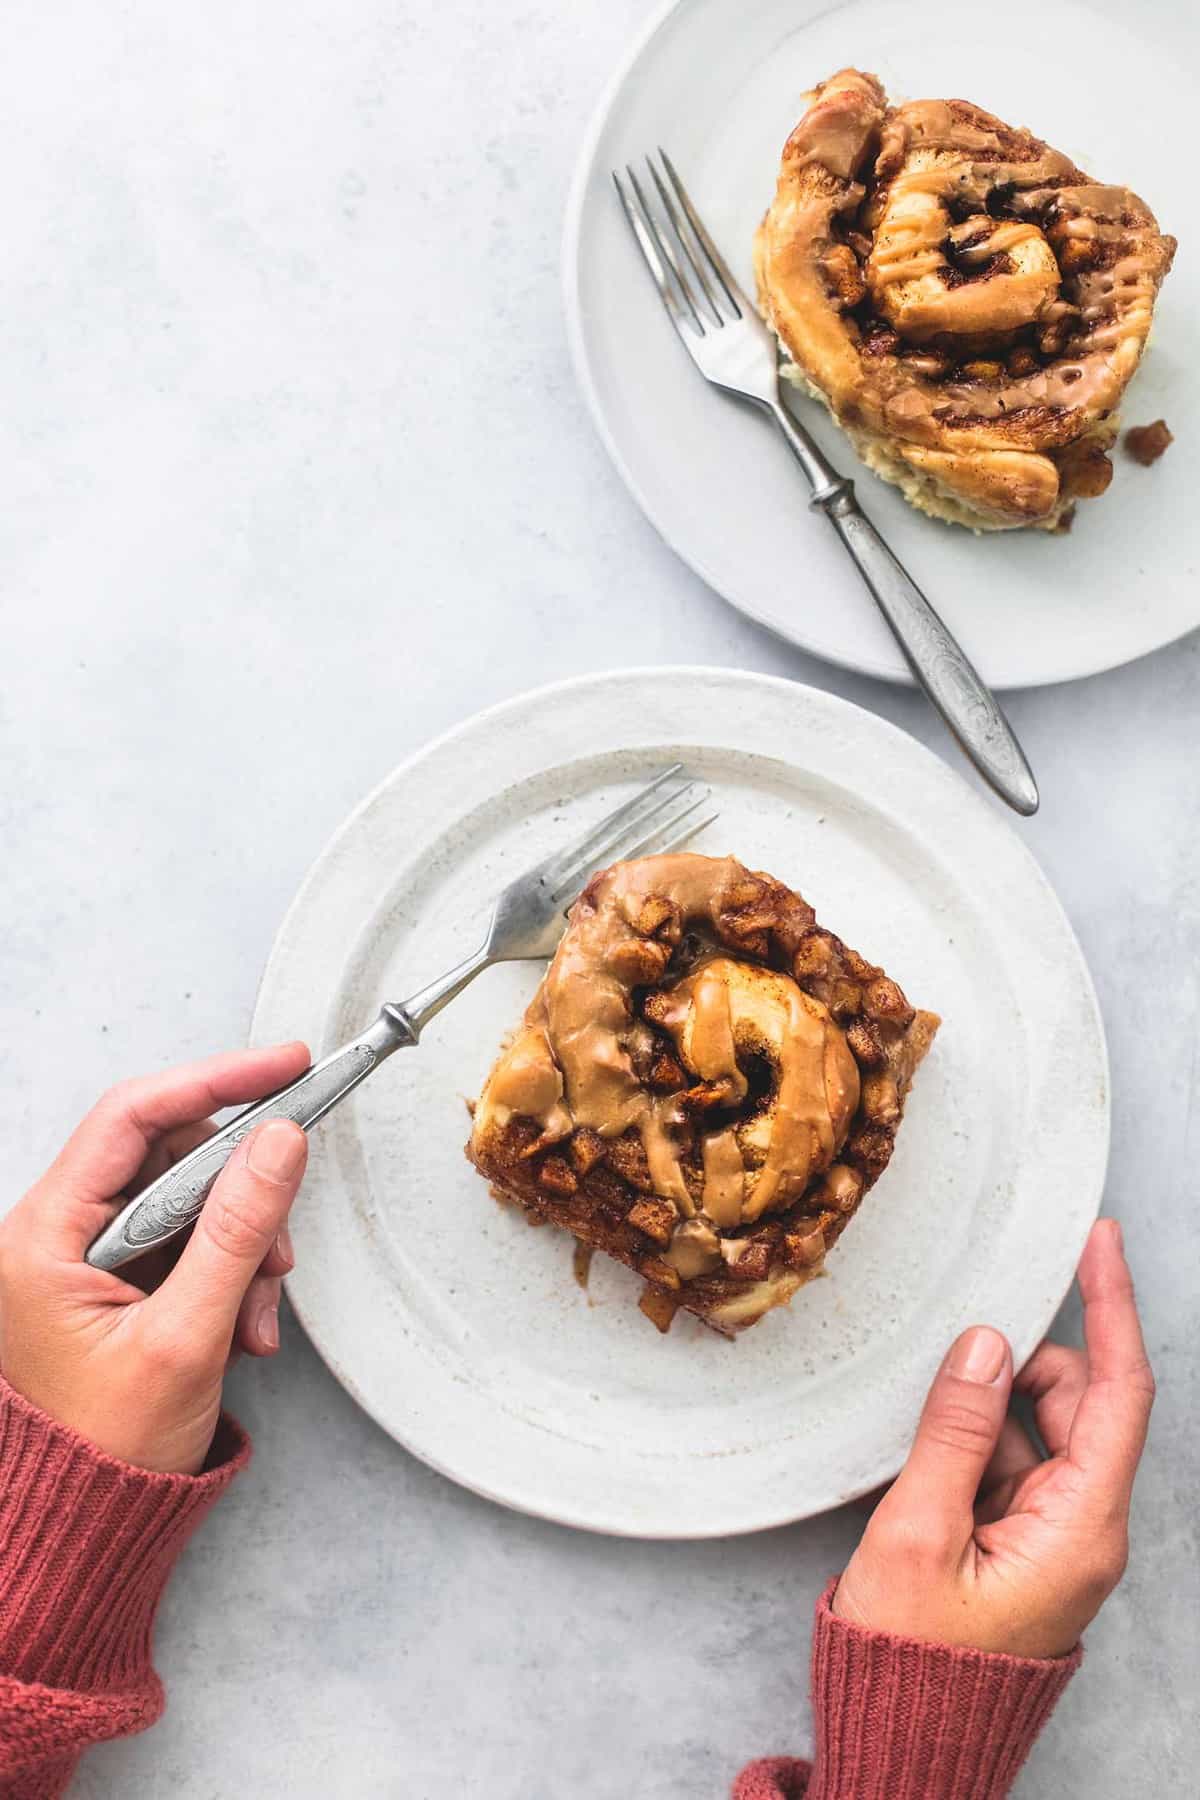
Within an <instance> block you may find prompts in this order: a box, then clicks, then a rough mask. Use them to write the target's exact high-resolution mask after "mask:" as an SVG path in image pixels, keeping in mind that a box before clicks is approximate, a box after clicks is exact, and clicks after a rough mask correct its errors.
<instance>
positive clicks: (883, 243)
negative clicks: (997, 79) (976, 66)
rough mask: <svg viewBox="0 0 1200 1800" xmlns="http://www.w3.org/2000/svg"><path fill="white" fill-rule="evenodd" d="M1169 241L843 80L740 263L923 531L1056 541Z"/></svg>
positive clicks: (803, 375)
mask: <svg viewBox="0 0 1200 1800" xmlns="http://www.w3.org/2000/svg"><path fill="white" fill-rule="evenodd" d="M1174 251H1175V240H1174V238H1171V237H1166V236H1164V235H1163V234H1162V233H1161V232H1160V231H1159V229H1158V225H1157V222H1156V220H1155V217H1154V214H1153V213H1152V212H1151V211H1150V209H1149V207H1148V206H1147V205H1146V204H1145V202H1144V201H1142V200H1140V199H1139V198H1138V196H1137V195H1136V194H1133V193H1131V192H1130V190H1129V189H1128V188H1125V187H1117V186H1107V185H1104V184H1101V183H1099V182H1096V181H1093V180H1092V178H1091V177H1090V176H1088V175H1085V174H1084V173H1083V172H1082V170H1080V169H1078V168H1076V166H1075V165H1074V163H1072V162H1071V161H1070V159H1069V158H1068V157H1066V156H1063V155H1061V154H1060V153H1059V152H1058V151H1057V150H1052V149H1050V148H1049V146H1048V145H1046V144H1044V143H1042V142H1041V141H1040V140H1039V139H1038V138H1035V137H1033V136H1032V135H1031V134H1030V133H1029V132H1028V131H1023V130H1014V129H1013V128H1012V127H1011V126H1009V125H1005V124H1003V123H1002V122H1001V120H999V119H996V118H993V117H992V115H991V114H990V113H986V112H984V111H982V110H981V109H980V108H979V107H977V106H973V105H970V104H969V103H968V102H967V101H965V100H916V101H911V102H909V103H908V104H906V105H903V106H895V107H892V106H889V105H888V102H887V98H886V96H885V94H884V91H883V88H882V87H881V86H880V84H879V82H878V81H877V80H876V79H875V77H874V76H873V75H867V74H863V73H860V72H859V71H858V70H856V69H843V70H842V71H841V72H840V73H839V74H836V75H834V76H832V77H831V78H830V79H829V80H828V81H826V82H824V83H823V84H822V85H821V86H819V87H818V88H816V89H815V91H814V92H813V93H812V94H811V95H810V96H809V105H808V108H807V111H806V112H805V114H804V116H803V118H802V119H801V120H800V123H799V124H798V125H797V127H796V129H795V130H794V131H793V133H792V135H791V137H790V138H789V139H788V141H787V144H786V145H785V147H784V151H783V160H782V164H781V167H780V172H779V180H778V186H777V189H776V193H775V198H774V200H773V201H772V203H771V206H770V208H769V210H768V212H767V215H766V217H765V219H764V220H763V222H762V225H761V226H760V228H759V231H758V235H757V239H756V244H755V263H756V269H757V276H758V287H759V300H760V305H761V306H762V309H763V312H764V314H765V316H766V317H767V319H768V320H769V322H770V323H771V325H772V326H773V328H774V330H775V331H776V333H777V334H778V337H779V341H780V344H781V346H782V349H783V351H784V352H785V353H786V356H787V358H788V359H789V369H788V371H787V372H788V373H789V374H790V375H791V376H792V378H794V379H795V380H796V381H797V382H798V383H799V384H800V385H802V386H803V387H805V388H807V389H809V390H810V391H811V392H812V393H814V394H815V395H816V396H817V397H818V398H820V399H822V400H823V401H824V402H825V404H826V405H827V406H828V407H829V410H830V412H831V413H832V414H833V416H834V418H835V419H836V420H837V422H838V424H839V425H841V427H842V428H843V430H844V431H845V432H846V433H847V435H848V436H849V438H850V439H851V441H852V443H853V444H854V447H855V449H856V450H857V451H858V453H859V455H860V456H861V457H862V458H863V460H864V462H866V463H867V464H868V466H869V467H870V468H872V469H874V470H875V472H876V473H877V474H879V475H881V476H883V477H884V479H885V480H887V481H891V482H893V483H895V485H896V486H897V487H899V488H900V489H901V491H902V492H903V493H904V495H905V497H906V498H907V499H908V500H909V501H911V502H912V504H913V505H914V506H916V507H919V508H920V510H921V511H923V512H926V513H931V514H933V515H934V516H936V517H938V518H942V519H948V520H952V521H955V522H957V523H959V524H963V525H969V526H972V527H974V528H975V529H976V530H1002V529H1006V528H1012V527H1016V526H1029V525H1032V526H1039V527H1041V528H1043V529H1046V530H1054V529H1058V528H1062V526H1063V525H1064V523H1065V522H1066V521H1067V520H1068V519H1069V515H1070V512H1071V509H1072V507H1073V505H1074V503H1075V501H1076V500H1079V499H1086V498H1091V497H1093V496H1095V495H1098V494H1101V493H1103V492H1104V490H1105V488H1106V487H1107V486H1108V483H1109V479H1110V477H1111V473H1112V470H1111V465H1110V464H1109V461H1108V458H1107V456H1106V454H1105V453H1106V451H1107V450H1108V449H1109V448H1110V446H1111V445H1112V443H1113V441H1114V439H1115V437H1116V435H1117V429H1118V418H1117V413H1118V408H1119V405H1120V402H1121V396H1122V394H1123V393H1124V391H1125V388H1126V387H1127V385H1128V383H1129V381H1130V379H1131V377H1132V376H1133V374H1134V372H1135V370H1136V369H1137V366H1138V363H1139V361H1140V359H1141V356H1142V352H1143V350H1144V349H1145V346H1146V339H1147V336H1148V334H1149V331H1150V323H1151V317H1152V314H1153V309H1154V302H1155V297H1156V295H1157V293H1158V289H1159V286H1160V284H1161V282H1162V280H1163V277H1164V276H1165V275H1166V274H1167V271H1168V270H1169V269H1170V266H1171V259H1172V256H1173V255H1174Z"/></svg>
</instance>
